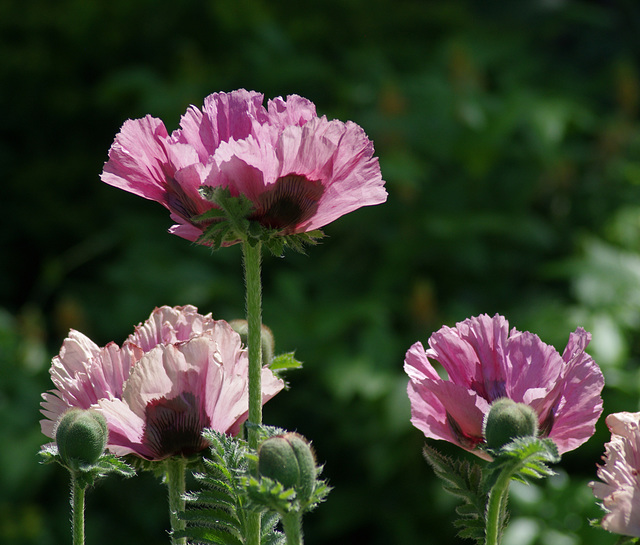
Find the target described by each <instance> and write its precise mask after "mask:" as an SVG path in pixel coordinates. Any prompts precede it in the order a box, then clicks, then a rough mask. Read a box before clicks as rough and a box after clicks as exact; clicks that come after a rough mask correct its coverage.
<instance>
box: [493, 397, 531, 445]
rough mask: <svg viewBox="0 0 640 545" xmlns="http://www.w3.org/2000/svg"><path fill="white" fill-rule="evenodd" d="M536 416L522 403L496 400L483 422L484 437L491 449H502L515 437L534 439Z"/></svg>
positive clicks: (502, 399)
mask: <svg viewBox="0 0 640 545" xmlns="http://www.w3.org/2000/svg"><path fill="white" fill-rule="evenodd" d="M537 434H538V415H537V414H536V412H535V411H534V410H533V409H532V408H531V407H530V406H529V405H525V404H524V403H516V402H515V401H512V400H511V399H508V398H501V399H498V400H496V401H495V402H494V403H493V404H492V405H491V409H490V410H489V413H488V414H487V417H486V419H485V421H484V437H485V440H486V442H487V446H488V447H489V448H491V449H496V450H497V449H499V448H502V447H503V446H504V445H506V444H507V443H510V442H511V441H513V440H514V439H515V438H516V437H531V436H533V437H535V436H536V435H537Z"/></svg>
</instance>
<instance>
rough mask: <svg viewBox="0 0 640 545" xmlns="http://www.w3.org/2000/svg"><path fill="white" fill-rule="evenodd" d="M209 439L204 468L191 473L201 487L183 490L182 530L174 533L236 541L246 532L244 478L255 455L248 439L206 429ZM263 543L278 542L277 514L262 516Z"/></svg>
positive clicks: (222, 543)
mask: <svg viewBox="0 0 640 545" xmlns="http://www.w3.org/2000/svg"><path fill="white" fill-rule="evenodd" d="M203 436H204V437H205V439H207V441H209V443H210V449H209V456H207V457H205V458H204V460H203V467H204V470H203V471H200V472H196V473H194V477H195V479H196V481H197V482H198V484H199V485H200V489H199V490H196V491H191V492H189V493H188V494H186V496H185V499H186V504H187V508H186V510H185V511H184V512H183V513H181V514H180V518H181V519H182V520H184V521H185V522H186V528H185V530H183V531H181V532H180V533H179V534H176V535H177V536H179V537H186V538H187V539H188V540H190V541H193V542H196V543H205V544H215V545H239V544H242V543H244V536H246V524H247V512H248V500H247V496H246V493H245V481H246V479H247V477H248V465H249V460H250V459H251V458H253V457H255V453H253V452H252V451H251V450H250V449H249V447H248V445H247V443H246V442H245V441H243V440H242V439H240V438H238V437H229V436H227V435H226V434H224V433H220V432H217V431H215V430H205V432H204V433H203ZM265 521H266V522H267V526H266V527H265V528H263V532H262V537H261V542H262V545H281V544H282V543H284V541H283V540H282V539H281V538H282V534H281V532H279V531H277V530H276V528H275V527H276V524H277V522H278V518H277V517H276V518H275V520H274V519H273V516H271V518H265Z"/></svg>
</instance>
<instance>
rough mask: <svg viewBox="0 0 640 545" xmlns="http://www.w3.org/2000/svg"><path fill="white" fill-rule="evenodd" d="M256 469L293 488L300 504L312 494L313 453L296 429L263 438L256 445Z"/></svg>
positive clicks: (315, 474)
mask: <svg viewBox="0 0 640 545" xmlns="http://www.w3.org/2000/svg"><path fill="white" fill-rule="evenodd" d="M258 472H259V473H260V475H262V476H263V477H268V478H270V479H273V480H274V481H277V482H279V483H280V484H282V486H284V487H285V488H293V489H294V490H295V491H296V495H297V497H298V499H299V500H300V502H301V503H302V504H303V505H304V504H306V503H308V502H309V501H310V499H311V496H312V495H313V491H314V489H315V483H316V476H317V469H316V460H315V456H314V454H313V449H312V448H311V445H310V444H309V443H308V442H307V440H306V439H305V438H304V437H302V436H301V435H299V434H297V433H292V432H289V433H285V434H283V435H276V436H274V437H270V438H269V439H267V440H265V441H264V442H263V443H262V444H261V445H260V448H259V449H258Z"/></svg>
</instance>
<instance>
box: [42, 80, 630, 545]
mask: <svg viewBox="0 0 640 545" xmlns="http://www.w3.org/2000/svg"><path fill="white" fill-rule="evenodd" d="M101 179H102V180H103V181H104V182H105V183H107V184H109V185H111V186H114V187H117V188H120V189H124V190H125V191H128V192H130V193H133V194H135V195H138V196H141V197H143V198H146V199H149V200H153V201H156V202H158V203H160V204H161V205H162V206H164V207H165V208H166V209H167V210H168V211H169V213H170V217H171V219H172V220H173V222H174V225H173V226H172V227H171V228H170V230H169V231H170V232H171V233H173V234H176V235H178V236H180V237H182V238H184V239H187V240H189V241H191V242H194V243H197V244H202V245H206V246H208V247H211V248H212V249H215V250H218V249H221V248H224V247H227V246H231V245H235V244H240V245H241V246H242V258H243V260H242V264H243V269H244V282H245V287H246V297H245V304H246V317H245V318H246V319H245V320H241V321H235V322H234V323H233V324H229V323H227V322H225V321H222V320H214V319H213V318H212V317H211V315H210V314H207V315H201V314H199V313H198V312H197V309H196V308H195V307H192V306H189V305H187V306H182V307H166V306H165V307H160V308H156V309H155V310H154V311H153V312H152V313H151V315H150V316H149V318H148V319H147V320H146V321H145V322H144V323H141V324H139V325H138V327H136V328H135V331H134V332H133V333H132V334H131V335H130V336H129V338H128V339H127V340H126V341H125V342H124V343H123V344H122V345H120V346H119V345H117V344H115V343H113V342H112V343H109V344H107V345H106V346H103V347H99V346H97V345H96V344H95V343H93V342H92V341H91V340H90V339H88V338H87V337H86V336H85V335H83V334H82V333H79V332H77V331H71V332H70V333H69V336H68V338H67V339H65V341H64V343H63V346H62V349H61V351H60V354H59V355H58V356H57V357H55V358H54V359H53V361H52V367H51V378H52V381H53V384H54V389H52V390H51V391H49V392H47V393H45V394H43V402H42V404H41V405H42V413H43V416H44V418H43V420H42V421H41V427H42V431H43V433H44V434H45V435H46V436H48V437H50V438H51V439H55V444H50V445H47V446H45V447H44V448H43V450H42V456H43V458H44V459H45V461H57V462H60V463H61V464H63V465H64V466H65V467H67V468H68V469H69V471H70V472H71V477H72V479H71V480H72V505H73V528H74V529H73V534H74V545H81V544H83V543H84V494H85V490H86V488H87V486H89V485H90V484H93V482H94V481H95V479H96V478H97V477H100V476H103V475H105V474H107V473H109V472H117V473H120V474H121V475H131V474H132V470H131V468H130V467H129V466H128V465H127V464H125V463H124V462H122V458H123V457H127V458H128V459H129V460H135V461H136V464H137V465H138V467H142V468H145V469H153V470H155V471H156V472H158V473H161V474H162V475H163V476H164V480H165V482H166V484H167V488H168V493H169V511H170V521H171V530H172V531H171V539H172V542H173V543H174V545H184V544H186V543H187V540H188V539H192V540H193V541H196V542H199V543H200V542H202V543H246V544H248V545H262V543H263V540H266V542H268V543H275V542H281V541H282V535H281V534H279V533H278V530H277V529H276V526H277V524H278V521H280V523H281V525H282V529H283V530H284V533H285V538H286V542H287V544H288V545H301V544H302V541H303V532H302V515H303V514H304V513H306V512H307V511H309V510H311V509H312V508H314V507H315V506H316V505H317V504H318V503H320V502H321V501H323V500H324V499H325V497H326V495H327V493H328V491H329V487H328V486H327V485H326V483H324V482H323V481H321V480H320V479H319V477H318V476H319V473H320V469H321V468H320V467H318V466H317V463H316V460H315V456H314V453H313V450H312V448H311V446H310V444H309V443H308V442H307V441H306V439H304V438H303V437H302V436H300V435H298V434H296V433H291V432H286V431H285V430H275V431H274V430H273V429H270V428H267V427H265V426H264V425H263V422H262V407H263V404H264V403H265V402H267V401H268V400H269V399H271V398H272V397H274V396H275V395H276V394H277V393H278V392H280V391H281V390H282V389H283V388H284V385H285V384H284V381H283V380H282V378H280V377H279V376H278V373H280V372H282V371H284V370H287V369H292V368H296V367H299V366H300V364H299V362H297V361H296V360H295V358H294V357H293V355H292V354H285V355H281V356H276V355H274V342H273V335H272V334H271V333H270V331H269V330H268V329H265V327H264V326H263V324H262V280H261V266H262V253H263V250H264V249H267V250H269V251H270V252H271V253H273V254H275V255H281V254H282V253H283V251H284V249H285V248H286V247H290V248H293V249H295V250H302V249H303V248H304V246H305V244H313V243H316V242H317V240H318V239H320V238H321V237H322V232H321V231H320V229H321V228H323V227H324V226H326V225H327V224H329V223H331V222H332V221H334V220H336V219H338V218H339V217H341V216H342V215H344V214H347V213H349V212H352V211H355V210H357V209H359V208H361V207H364V206H371V205H376V204H380V203H382V202H384V201H385V200H386V198H387V192H386V190H385V188H384V181H383V180H382V176H381V172H380V167H379V163H378V159H377V157H375V156H374V149H373V143H372V142H371V141H370V140H369V139H368V137H367V136H366V134H365V133H364V131H363V130H362V129H361V128H360V127H359V126H358V125H356V124H355V123H353V122H346V123H343V122H342V121H338V120H328V119H327V118H326V117H319V116H318V115H317V114H316V109H315V106H314V104H313V103H312V102H310V101H309V100H307V99H304V98H302V97H299V96H297V95H290V96H288V97H287V98H286V99H283V98H280V97H279V98H275V99H272V100H269V101H267V104H266V105H265V104H264V97H263V95H261V94H260V93H256V92H253V91H246V90H244V89H240V90H237V91H233V92H231V93H214V94H212V95H210V96H208V97H206V98H205V100H204V104H203V106H202V108H197V107H195V106H191V107H190V108H189V109H188V110H187V111H186V112H185V114H184V115H183V116H182V118H181V120H180V127H179V128H178V129H177V130H175V131H173V132H172V133H169V131H167V129H166V127H165V125H164V123H163V122H162V121H161V120H160V119H157V118H154V117H152V116H149V115H148V116H146V117H144V118H142V119H136V120H128V121H126V122H125V123H124V125H123V126H122V129H121V130H120V132H119V133H118V135H117V136H116V138H115V140H114V142H113V145H112V146H111V149H110V150H109V158H108V161H107V162H106V163H105V165H104V169H103V172H102V175H101ZM590 339H591V335H590V334H589V333H588V332H586V331H585V330H584V329H582V328H577V329H576V330H575V331H574V332H573V333H571V334H570V335H569V340H568V343H567V346H566V348H565V349H564V351H563V352H562V354H560V353H559V352H558V351H556V350H555V348H553V347H551V346H549V345H547V344H545V343H544V342H542V341H541V340H540V339H539V338H538V337H537V336H536V335H534V334H532V333H529V332H520V331H517V330H516V329H511V330H510V329H509V324H508V322H507V320H506V319H505V318H504V317H502V316H500V315H495V316H493V317H489V316H487V315H481V316H476V317H473V318H469V319H467V320H464V321H463V322H460V323H458V324H456V326H455V327H443V328H441V329H440V330H439V331H437V332H435V333H434V334H433V335H432V336H431V338H430V339H429V343H428V348H427V349H425V348H424V347H423V345H422V344H421V343H415V344H414V345H413V346H411V347H410V349H409V350H408V351H407V354H406V358H405V365H404V369H405V371H406V373H407V375H408V377H409V383H408V396H409V399H410V402H411V422H412V423H413V425H414V426H415V427H416V428H418V429H419V430H420V431H422V432H423V433H424V435H425V436H426V437H427V438H430V439H439V440H445V441H449V442H451V443H453V444H455V445H457V446H459V447H461V448H462V449H464V450H466V451H469V452H471V453H473V454H474V455H476V456H477V457H478V458H480V459H482V460H484V462H486V463H485V464H484V465H483V466H480V465H478V464H470V463H466V462H464V463H459V462H452V461H451V460H449V459H447V458H446V457H444V456H442V455H440V454H439V453H437V451H435V449H432V448H431V447H426V448H425V451H424V452H425V457H426V459H427V461H428V462H429V464H430V465H431V466H432V467H433V469H434V470H435V472H436V474H437V475H438V476H439V477H441V478H442V479H443V480H444V481H445V486H446V488H447V490H449V491H451V492H453V493H454V494H456V495H457V496H459V497H460V498H462V499H463V501H464V503H465V505H464V506H462V507H461V508H459V509H458V514H459V515H460V520H459V521H458V523H457V525H458V527H459V528H460V535H461V536H462V537H465V538H471V539H475V540H476V542H477V543H478V544H482V543H484V544H485V545H498V544H499V543H500V540H501V536H502V533H503V530H504V526H505V524H506V513H507V501H508V491H509V486H510V483H511V481H512V480H514V479H518V480H521V481H531V480H533V479H539V478H543V477H547V476H549V475H551V474H552V473H553V471H552V470H551V469H550V468H549V464H553V463H557V462H558V461H559V460H560V456H561V455H562V454H563V453H565V452H569V451H571V450H573V449H575V448H577V447H579V446H580V445H581V444H583V443H584V442H585V441H587V440H588V439H589V438H590V437H591V436H592V435H593V433H594V430H595V423H596V421H597V420H598V418H599V417H600V415H601V413H602V398H601V391H602V389H603V386H604V379H603V375H602V372H601V371H600V369H599V368H598V366H597V365H596V364H595V362H594V361H593V359H592V358H591V357H590V356H589V355H588V354H587V352H586V348H587V345H588V344H589V341H590ZM245 345H246V346H245ZM434 364H436V365H439V366H441V368H442V369H441V370H443V371H444V373H443V372H438V370H437V369H436V367H435V366H434ZM639 420H640V419H639V418H638V416H637V414H636V415H633V414H630V413H622V414H619V415H611V416H610V417H609V418H608V419H607V424H608V425H609V427H610V429H611V432H612V440H611V443H609V444H608V445H607V449H606V452H605V464H604V465H603V466H602V467H600V468H599V469H598V476H599V477H600V478H601V479H602V481H603V482H600V483H592V487H593V490H594V493H595V494H596V496H597V497H598V498H599V499H600V500H602V502H603V507H604V508H605V510H607V514H606V515H605V517H604V519H603V521H602V526H603V527H604V528H605V529H607V530H610V531H613V532H618V533H622V534H626V535H632V536H640V530H639V529H638V528H640V523H638V512H640V508H638V506H637V505H636V503H637V502H636V501H635V497H636V496H637V495H638V483H637V474H638V471H640V465H639V464H638V462H637V461H638V460H639V459H640V455H638V454H637V452H638V451H639V449H638V444H639V442H640V435H639V432H638V430H639V429H640V425H639V424H638V421H639ZM244 437H246V440H245V438H244ZM196 466H197V467H199V469H200V470H202V468H203V467H204V468H205V469H204V471H200V472H196V473H195V474H194V478H195V480H196V481H198V482H200V483H202V484H203V485H204V486H205V487H206V489H204V490H201V491H197V492H194V493H190V494H187V493H186V490H185V486H186V484H185V483H186V480H185V477H186V474H187V471H188V470H189V469H191V468H193V467H196ZM188 505H196V506H198V507H202V506H203V505H206V506H207V509H204V510H203V509H193V510H190V509H189V508H188ZM221 521H224V523H222V522H221ZM265 536H266V537H265Z"/></svg>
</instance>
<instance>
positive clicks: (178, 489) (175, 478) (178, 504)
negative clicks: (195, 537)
mask: <svg viewBox="0 0 640 545" xmlns="http://www.w3.org/2000/svg"><path fill="white" fill-rule="evenodd" d="M186 465H187V462H186V460H185V459H184V458H182V457H174V458H169V459H168V460H167V461H166V474H165V476H166V481H167V488H168V489H169V517H170V519H171V532H172V533H173V532H176V531H177V530H184V529H185V522H184V520H181V519H180V517H179V513H181V512H182V511H184V506H185V501H184V493H185V487H186V480H185V479H186V475H185V472H186ZM171 543H172V544H173V545H186V543H187V541H186V538H183V537H182V538H176V537H174V536H173V535H172V536H171Z"/></svg>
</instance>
